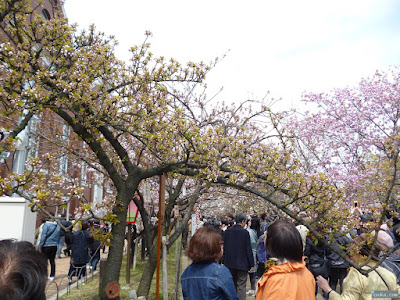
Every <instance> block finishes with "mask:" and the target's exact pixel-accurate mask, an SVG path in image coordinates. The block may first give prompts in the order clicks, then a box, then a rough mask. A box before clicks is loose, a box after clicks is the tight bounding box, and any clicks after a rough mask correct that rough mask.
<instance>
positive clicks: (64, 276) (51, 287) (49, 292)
mask: <svg viewBox="0 0 400 300" xmlns="http://www.w3.org/2000/svg"><path fill="white" fill-rule="evenodd" d="M100 257H101V258H107V253H102V252H100ZM99 264H100V262H99ZM99 264H98V265H97V269H98V268H99ZM69 265H70V258H69V257H66V256H65V255H64V254H61V258H56V276H54V282H50V281H47V285H46V298H47V299H49V298H50V297H52V296H54V295H56V294H57V288H58V291H59V292H61V291H62V290H64V289H65V288H66V287H67V285H68V270H69ZM48 273H49V274H50V265H49V266H48ZM88 276H91V274H88ZM73 281H76V277H74V280H73Z"/></svg>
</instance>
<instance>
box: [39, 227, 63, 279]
mask: <svg viewBox="0 0 400 300" xmlns="http://www.w3.org/2000/svg"><path fill="white" fill-rule="evenodd" d="M59 238H60V226H59V225H58V224H57V222H55V221H51V220H49V221H46V223H44V225H43V229H42V234H41V236H40V243H39V246H38V248H39V251H41V252H42V253H43V254H44V256H46V258H47V259H48V260H49V262H50V276H49V278H48V279H49V280H50V281H52V280H54V276H55V274H56V263H55V259H56V253H57V245H58V241H59Z"/></svg>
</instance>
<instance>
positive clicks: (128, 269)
mask: <svg viewBox="0 0 400 300" xmlns="http://www.w3.org/2000/svg"><path fill="white" fill-rule="evenodd" d="M127 239H128V246H127V248H128V249H127V251H126V284H127V285H129V284H130V283H131V244H132V224H128V234H127Z"/></svg>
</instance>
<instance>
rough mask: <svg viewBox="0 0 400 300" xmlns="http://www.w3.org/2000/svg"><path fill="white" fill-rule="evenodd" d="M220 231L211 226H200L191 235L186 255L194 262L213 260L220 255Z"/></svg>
mask: <svg viewBox="0 0 400 300" xmlns="http://www.w3.org/2000/svg"><path fill="white" fill-rule="evenodd" d="M221 245H222V239H221V232H220V231H219V230H217V229H215V228H214V227H212V226H205V227H201V228H200V229H198V230H197V231H196V233H195V234H194V235H193V236H192V238H191V239H190V242H189V247H188V249H187V250H186V255H187V256H188V257H189V258H190V259H191V260H192V261H193V262H194V263H206V262H214V261H217V260H218V259H220V258H221V256H222V247H221Z"/></svg>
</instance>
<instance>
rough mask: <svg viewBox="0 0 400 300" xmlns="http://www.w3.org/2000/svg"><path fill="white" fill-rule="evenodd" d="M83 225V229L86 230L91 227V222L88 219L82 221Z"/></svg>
mask: <svg viewBox="0 0 400 300" xmlns="http://www.w3.org/2000/svg"><path fill="white" fill-rule="evenodd" d="M81 225H82V230H86V229H88V228H89V222H87V221H82V223H81Z"/></svg>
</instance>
